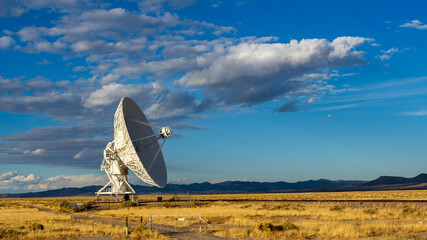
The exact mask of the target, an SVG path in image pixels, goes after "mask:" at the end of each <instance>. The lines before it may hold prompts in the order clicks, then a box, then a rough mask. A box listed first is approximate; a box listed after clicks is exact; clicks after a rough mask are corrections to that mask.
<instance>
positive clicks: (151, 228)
mask: <svg viewBox="0 0 427 240" xmlns="http://www.w3.org/2000/svg"><path fill="white" fill-rule="evenodd" d="M150 231H153V221H152V217H151V216H150Z"/></svg>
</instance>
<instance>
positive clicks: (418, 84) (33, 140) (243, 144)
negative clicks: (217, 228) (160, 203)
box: [0, 0, 427, 192]
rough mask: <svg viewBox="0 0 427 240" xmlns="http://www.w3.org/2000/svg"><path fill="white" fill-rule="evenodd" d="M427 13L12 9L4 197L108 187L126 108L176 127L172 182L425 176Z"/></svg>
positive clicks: (2, 50)
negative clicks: (104, 168)
mask: <svg viewBox="0 0 427 240" xmlns="http://www.w3.org/2000/svg"><path fill="white" fill-rule="evenodd" d="M426 7H427V6H426V3H425V2H424V1H411V3H403V2H401V1H357V2H348V1H321V2H320V1H278V0H270V1H256V0H248V1H216V0H206V1H196V0H161V1H153V0H146V1H129V2H125V1H102V0H97V1H90V0H83V1H77V0H75V1H74V0H71V1H70V0H59V1H53V0H43V1H24V0H16V1H14V0H7V1H2V2H1V3H0V30H1V31H0V61H1V65H0V91H1V92H0V119H1V122H2V125H1V127H0V192H26V191H39V190H45V189H54V188H61V187H68V186H85V185H89V184H100V185H101V184H104V183H105V181H106V176H105V174H104V173H103V172H101V171H100V170H99V165H100V163H101V160H102V150H103V148H104V147H105V145H106V144H107V143H108V142H109V141H111V140H112V137H113V136H112V124H113V114H114V111H115V109H116V107H117V105H118V102H119V100H120V98H121V97H123V96H129V97H131V98H132V99H134V100H135V101H136V102H137V103H138V105H139V106H140V107H141V108H142V109H143V111H144V112H145V114H146V115H147V117H148V119H149V120H150V121H151V122H152V123H155V124H160V125H170V126H171V127H172V128H174V132H175V137H174V138H172V139H171V140H170V141H168V142H167V143H166V145H165V147H164V150H163V154H164V156H165V161H166V166H167V169H168V181H169V182H170V183H192V182H203V181H210V182H220V181H224V180H254V181H288V182H295V181H302V180H308V179H319V178H328V179H357V180H372V179H374V178H376V177H378V176H380V175H398V176H405V177H413V176H415V175H418V174H419V173H422V172H426V169H427V161H426V156H427V148H426V147H425V146H426V143H427V141H426V138H425V136H426V135H427V128H426V123H425V122H426V120H427V106H426V103H427V68H426V63H427V61H426V58H425V56H427V47H426V45H425V42H426V41H427V18H426V17H425V11H424V9H425V8H426ZM130 181H131V183H133V184H141V183H142V182H141V181H140V180H138V179H137V178H136V177H135V176H131V177H130Z"/></svg>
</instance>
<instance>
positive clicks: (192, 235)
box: [28, 206, 230, 240]
mask: <svg viewBox="0 0 427 240" xmlns="http://www.w3.org/2000/svg"><path fill="white" fill-rule="evenodd" d="M28 207H30V208H36V209H38V210H39V211H43V212H50V213H54V214H57V215H67V216H70V217H71V218H73V219H77V220H83V221H95V222H99V223H102V224H109V225H113V226H120V227H125V221H124V220H117V219H106V218H98V217H94V216H82V215H78V214H75V213H69V212H57V211H55V210H53V209H50V208H44V207H38V206H28ZM138 224H139V222H137V221H129V227H136V226H138ZM152 227H153V230H157V231H158V232H159V233H161V234H163V235H168V236H170V237H172V238H176V239H178V240H181V239H182V240H187V239H200V240H202V239H203V240H220V239H230V238H222V237H218V236H214V235H212V234H209V233H203V232H202V233H200V232H190V230H189V229H187V228H184V227H179V228H177V231H175V228H174V227H172V226H168V225H161V224H153V225H152ZM78 239H97V237H96V236H94V237H88V238H78Z"/></svg>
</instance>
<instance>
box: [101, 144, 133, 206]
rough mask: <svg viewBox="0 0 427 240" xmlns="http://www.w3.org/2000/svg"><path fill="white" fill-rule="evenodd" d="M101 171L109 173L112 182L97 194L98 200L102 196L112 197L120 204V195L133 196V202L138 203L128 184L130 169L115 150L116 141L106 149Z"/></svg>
mask: <svg viewBox="0 0 427 240" xmlns="http://www.w3.org/2000/svg"><path fill="white" fill-rule="evenodd" d="M101 171H105V173H107V176H108V179H109V180H110V181H109V182H108V183H107V184H105V186H104V187H102V188H101V189H99V190H98V192H96V196H97V199H99V195H100V194H103V195H111V196H112V197H113V198H114V199H115V200H116V201H117V202H120V199H119V195H125V194H129V195H131V194H132V201H133V202H136V201H137V197H136V196H137V195H136V193H135V190H133V188H132V186H131V185H130V184H129V182H128V173H129V170H128V167H126V165H125V164H123V162H122V161H121V160H120V158H119V155H118V154H117V151H116V150H115V149H114V141H112V142H109V143H108V144H107V147H105V149H104V159H103V161H102V164H101Z"/></svg>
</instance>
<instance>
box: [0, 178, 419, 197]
mask: <svg viewBox="0 0 427 240" xmlns="http://www.w3.org/2000/svg"><path fill="white" fill-rule="evenodd" d="M132 187H133V188H134V189H135V191H136V192H137V193H138V194H174V193H179V194H182V193H185V194H186V193H190V194H220V193H284V192H334V191H374V190H408V189H413V190H414V189H427V174H425V173H422V174H420V175H418V176H416V177H413V178H404V177H391V176H381V177H379V178H377V179H375V180H373V181H344V180H337V181H331V180H327V179H319V180H309V181H300V182H296V183H288V182H243V181H226V182H221V183H215V184H212V183H209V182H204V183H192V184H167V185H166V186H165V187H164V188H156V187H148V186H141V185H133V186H132ZM99 188H101V186H87V187H81V188H61V189H55V190H48V191H42V192H29V193H16V194H1V197H3V198H21V197H65V196H93V195H94V193H95V192H96V191H98V189H99Z"/></svg>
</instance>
